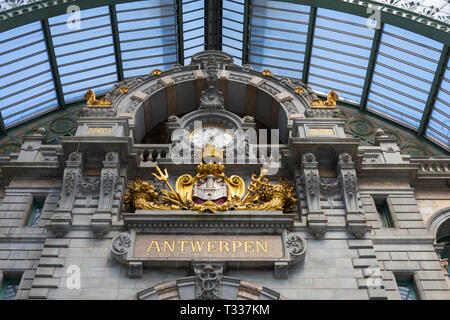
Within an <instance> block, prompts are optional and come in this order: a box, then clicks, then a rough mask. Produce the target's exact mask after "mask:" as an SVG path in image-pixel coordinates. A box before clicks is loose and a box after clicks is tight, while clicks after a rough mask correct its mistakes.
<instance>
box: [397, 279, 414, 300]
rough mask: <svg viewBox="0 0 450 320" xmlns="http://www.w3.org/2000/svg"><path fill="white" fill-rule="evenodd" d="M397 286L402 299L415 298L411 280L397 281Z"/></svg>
mask: <svg viewBox="0 0 450 320" xmlns="http://www.w3.org/2000/svg"><path fill="white" fill-rule="evenodd" d="M397 287H398V292H399V293H400V298H401V299H402V300H417V296H416V292H415V290H414V286H413V284H412V281H397Z"/></svg>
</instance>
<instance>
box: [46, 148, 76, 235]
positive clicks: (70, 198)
mask: <svg viewBox="0 0 450 320" xmlns="http://www.w3.org/2000/svg"><path fill="white" fill-rule="evenodd" d="M82 175H83V157H82V154H81V153H80V152H72V153H71V154H70V155H69V159H68V160H67V161H66V169H64V175H63V184H62V190H61V199H60V202H59V207H58V209H57V210H56V212H55V213H54V214H53V216H52V217H51V219H50V223H49V225H48V229H49V230H50V231H52V232H54V233H55V234H56V236H58V237H62V236H63V235H64V234H65V233H67V232H69V230H70V227H71V225H72V209H73V204H74V202H75V196H76V194H77V192H78V188H79V185H80V184H81V181H82Z"/></svg>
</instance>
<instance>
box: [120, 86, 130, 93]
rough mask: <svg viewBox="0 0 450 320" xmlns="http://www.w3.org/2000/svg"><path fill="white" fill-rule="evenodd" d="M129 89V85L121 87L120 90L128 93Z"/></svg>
mask: <svg viewBox="0 0 450 320" xmlns="http://www.w3.org/2000/svg"><path fill="white" fill-rule="evenodd" d="M128 90H129V89H128V88H127V87H121V88H120V89H119V91H120V92H122V93H127V92H128Z"/></svg>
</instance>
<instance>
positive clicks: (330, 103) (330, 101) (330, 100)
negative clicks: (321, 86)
mask: <svg viewBox="0 0 450 320" xmlns="http://www.w3.org/2000/svg"><path fill="white" fill-rule="evenodd" d="M338 99H339V96H338V94H337V93H336V92H335V91H334V90H332V91H330V93H328V96H327V100H326V101H323V100H321V99H317V100H315V101H311V102H310V103H309V104H310V105H311V106H313V107H336V101H337V100H338Z"/></svg>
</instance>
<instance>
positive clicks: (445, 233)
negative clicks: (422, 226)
mask: <svg viewBox="0 0 450 320" xmlns="http://www.w3.org/2000/svg"><path fill="white" fill-rule="evenodd" d="M427 229H428V231H430V232H431V233H432V234H433V235H434V236H435V238H436V240H438V239H442V238H445V237H449V236H450V207H447V208H444V209H441V210H439V211H437V212H436V213H434V214H433V215H432V216H431V218H430V219H429V220H428V224H427Z"/></svg>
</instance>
